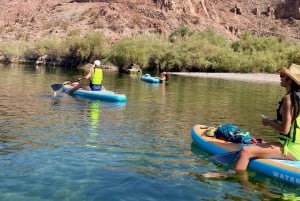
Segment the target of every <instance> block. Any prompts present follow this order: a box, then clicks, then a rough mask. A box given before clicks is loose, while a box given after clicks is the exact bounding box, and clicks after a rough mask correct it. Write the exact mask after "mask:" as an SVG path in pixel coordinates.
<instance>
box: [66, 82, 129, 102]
mask: <svg viewBox="0 0 300 201" xmlns="http://www.w3.org/2000/svg"><path fill="white" fill-rule="evenodd" d="M73 87H74V86H72V85H71V84H70V83H69V82H65V83H64V85H63V91H64V92H67V91H68V90H69V89H71V88H73ZM72 94H74V95H78V96H82V97H86V98H91V99H98V100H104V101H111V102H126V99H127V98H126V95H124V94H118V93H116V92H114V91H109V90H101V91H88V90H84V89H78V90H76V91H73V92H72Z"/></svg>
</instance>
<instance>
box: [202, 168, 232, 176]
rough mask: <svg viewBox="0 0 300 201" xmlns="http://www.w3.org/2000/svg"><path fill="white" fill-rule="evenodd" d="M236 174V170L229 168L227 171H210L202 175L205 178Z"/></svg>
mask: <svg viewBox="0 0 300 201" xmlns="http://www.w3.org/2000/svg"><path fill="white" fill-rule="evenodd" d="M233 174H235V171H234V170H229V171H227V172H208V173H205V174H203V175H202V176H203V177H205V178H226V177H229V176H232V175H233Z"/></svg>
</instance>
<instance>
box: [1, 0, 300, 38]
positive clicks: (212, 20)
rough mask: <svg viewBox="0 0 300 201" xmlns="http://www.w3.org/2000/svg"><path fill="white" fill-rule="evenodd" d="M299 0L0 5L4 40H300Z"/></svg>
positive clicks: (38, 0) (66, 0) (13, 1)
mask: <svg viewBox="0 0 300 201" xmlns="http://www.w3.org/2000/svg"><path fill="white" fill-rule="evenodd" d="M299 8H300V0H233V1H228V0H184V1H182V0H73V1H70V0H27V1H22V2H20V1H18V0H10V1H3V2H1V4H0V42H5V41H10V40H25V41H36V40H40V39H43V38H45V37H55V38H64V37H66V36H67V35H69V34H72V33H74V32H76V33H80V34H85V33H87V32H90V31H103V33H104V34H105V35H106V36H107V37H108V38H110V39H111V40H112V41H115V40H118V39H120V38H121V37H124V36H131V35H134V34H138V33H162V34H168V33H170V32H172V31H173V30H175V29H176V28H178V27H181V26H188V27H190V28H191V29H195V30H200V31H201V30H205V29H206V28H208V27H211V28H213V29H215V30H216V31H217V32H219V33H221V34H224V35H226V36H227V37H228V38H230V39H232V40H235V39H237V38H238V37H239V35H240V34H241V32H242V31H243V30H250V31H252V32H253V33H255V34H258V35H273V36H280V37H285V38H294V39H297V40H299V39H300V35H299V34H298V33H299V32H300V12H299Z"/></svg>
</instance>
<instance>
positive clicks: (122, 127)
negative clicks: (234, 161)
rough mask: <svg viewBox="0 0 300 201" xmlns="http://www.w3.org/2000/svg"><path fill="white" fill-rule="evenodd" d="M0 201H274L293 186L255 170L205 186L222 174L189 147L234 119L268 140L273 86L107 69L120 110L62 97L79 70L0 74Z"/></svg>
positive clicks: (20, 68)
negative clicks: (197, 128) (59, 87)
mask: <svg viewBox="0 0 300 201" xmlns="http://www.w3.org/2000/svg"><path fill="white" fill-rule="evenodd" d="M0 71H1V74H2V75H3V76H1V77H0V81H1V83H5V87H2V88H1V89H0V92H1V97H0V114H1V116H0V132H1V133H0V140H1V144H0V153H1V154H0V157H1V158H0V159H1V170H2V171H1V188H0V200H30V201H33V200H39V201H40V200H72V201H74V200H106V201H108V200H138V201H140V200H172V201H174V200H244V199H245V198H247V199H249V200H270V199H271V198H272V197H275V198H276V197H279V199H280V198H282V194H283V193H284V192H286V193H294V192H295V193H296V192H297V191H296V190H297V189H295V188H294V187H289V186H287V185H285V184H281V183H276V182H275V183H274V182H273V181H272V182H271V181H270V179H269V178H266V177H264V176H262V175H256V174H255V173H253V172H250V173H251V177H250V181H249V182H247V183H246V184H245V183H242V182H241V181H239V180H237V179H227V180H205V179H204V178H203V177H202V176H201V174H202V173H204V172H207V171H218V170H224V169H226V168H225V167H221V166H217V165H216V164H214V163H212V162H211V160H210V158H209V157H210V155H209V154H208V153H206V152H205V151H203V150H202V149H200V148H198V147H196V146H195V145H193V144H192V141H191V137H190V130H191V128H192V126H193V125H194V124H196V123H203V124H210V125H211V124H212V125H218V124H221V123H225V122H234V123H236V124H238V125H241V126H243V127H245V128H247V129H251V132H253V133H255V134H256V133H259V135H263V136H264V137H265V138H269V139H272V138H273V136H274V133H273V132H272V131H269V130H268V129H266V128H265V127H263V126H262V125H261V122H260V114H261V113H263V114H265V115H267V116H270V117H271V116H272V115H274V114H273V113H274V111H275V110H274V108H276V106H277V99H278V98H279V97H280V96H281V94H282V91H281V90H280V89H278V86H276V85H274V84H273V85H272V84H271V85H270V84H255V83H243V82H238V81H226V80H218V79H205V78H201V79H200V78H187V77H180V76H171V80H170V83H169V84H167V85H151V84H148V83H144V82H142V81H141V80H140V79H139V78H136V77H130V76H127V75H123V76H119V75H117V74H114V73H109V72H105V82H104V84H105V87H106V88H108V89H110V88H112V89H114V90H116V91H118V92H123V93H125V94H126V95H127V99H128V101H127V103H125V104H114V103H107V102H101V101H93V100H87V99H82V98H79V97H72V96H69V95H67V94H62V93H57V95H56V97H53V95H54V94H53V91H51V88H50V85H51V84H53V83H61V82H63V81H65V80H72V79H73V78H74V77H78V75H80V72H68V71H67V72H64V70H63V69H55V68H35V67H30V66H27V67H24V66H17V67H16V66H11V67H9V68H8V67H3V66H2V67H1V66H0Z"/></svg>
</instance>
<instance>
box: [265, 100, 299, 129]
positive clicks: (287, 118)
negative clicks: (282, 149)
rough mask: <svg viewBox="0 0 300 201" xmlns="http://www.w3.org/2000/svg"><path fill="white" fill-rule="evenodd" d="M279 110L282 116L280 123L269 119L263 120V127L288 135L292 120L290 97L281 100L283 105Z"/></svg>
mask: <svg viewBox="0 0 300 201" xmlns="http://www.w3.org/2000/svg"><path fill="white" fill-rule="evenodd" d="M281 107H282V108H281V109H280V112H281V115H282V122H277V121H273V120H270V119H263V120H262V121H263V124H264V125H265V126H270V127H272V128H273V129H275V130H276V131H278V132H279V133H282V134H288V133H289V132H290V128H291V124H292V120H293V107H292V103H291V97H290V95H286V96H285V97H284V99H283V104H282V106H281Z"/></svg>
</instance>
